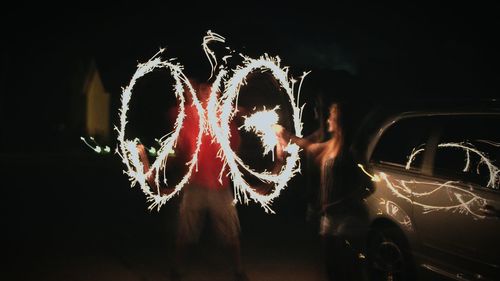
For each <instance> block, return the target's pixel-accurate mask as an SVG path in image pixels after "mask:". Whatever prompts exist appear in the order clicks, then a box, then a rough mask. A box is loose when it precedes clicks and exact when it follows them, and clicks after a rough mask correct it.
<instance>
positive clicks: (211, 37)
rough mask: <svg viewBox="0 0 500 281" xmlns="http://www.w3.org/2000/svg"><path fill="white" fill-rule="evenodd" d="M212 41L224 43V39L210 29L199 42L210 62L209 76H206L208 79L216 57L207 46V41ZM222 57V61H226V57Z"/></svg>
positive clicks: (215, 64)
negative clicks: (201, 41)
mask: <svg viewBox="0 0 500 281" xmlns="http://www.w3.org/2000/svg"><path fill="white" fill-rule="evenodd" d="M212 41H216V42H221V43H225V42H226V39H225V38H224V37H222V36H220V35H219V34H217V33H213V32H212V31H210V30H209V31H207V35H205V37H203V43H201V46H202V47H203V51H204V52H205V55H206V56H207V58H208V61H209V62H210V66H211V72H210V77H209V78H208V79H209V80H210V78H212V77H213V75H214V70H215V68H216V67H217V57H216V56H215V53H214V52H213V51H212V50H211V49H210V48H209V47H208V43H210V42H212ZM222 59H223V60H224V62H226V59H227V58H226V57H224V58H222Z"/></svg>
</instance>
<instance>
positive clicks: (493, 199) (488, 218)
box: [412, 114, 500, 280]
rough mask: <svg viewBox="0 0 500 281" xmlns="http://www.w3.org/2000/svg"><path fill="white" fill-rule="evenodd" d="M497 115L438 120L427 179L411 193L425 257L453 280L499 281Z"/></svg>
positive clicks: (499, 209)
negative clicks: (456, 278)
mask: <svg viewBox="0 0 500 281" xmlns="http://www.w3.org/2000/svg"><path fill="white" fill-rule="evenodd" d="M499 122H500V115H498V114H489V115H488V114H454V115H449V116H442V117H441V120H440V121H439V123H440V125H441V126H442V131H441V134H440V135H439V136H438V139H439V141H438V143H437V147H436V150H435V152H434V155H433V157H432V174H431V175H430V176H428V177H424V178H422V179H420V184H419V185H418V186H417V187H415V188H413V189H412V190H413V198H414V204H413V205H414V217H415V222H416V226H417V232H418V233H419V237H420V239H421V241H422V244H423V245H424V246H425V247H426V249H427V250H426V254H428V255H429V256H430V257H431V258H432V260H434V261H435V262H436V264H437V265H438V266H439V267H440V269H441V270H445V271H446V272H448V273H451V274H453V275H454V276H461V277H463V278H466V279H486V280H499V278H500V252H499V249H500V190H499V188H500V187H499V185H500V180H499V177H500V173H499V170H498V167H499V164H500V158H499V151H500V136H499V132H498V124H499Z"/></svg>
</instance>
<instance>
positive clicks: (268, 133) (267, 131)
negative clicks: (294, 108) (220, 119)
mask: <svg viewBox="0 0 500 281" xmlns="http://www.w3.org/2000/svg"><path fill="white" fill-rule="evenodd" d="M278 108H279V106H276V107H275V108H274V109H271V110H266V109H265V108H264V110H262V111H258V112H256V113H254V114H252V115H250V116H248V117H246V116H244V118H245V123H244V125H243V127H244V128H245V130H246V131H247V132H250V131H252V132H255V134H256V135H257V136H258V137H259V138H260V139H261V141H262V145H263V146H264V155H267V154H269V152H271V151H273V149H274V147H276V145H277V144H278V138H277V137H276V134H275V132H274V130H273V125H276V124H278V121H279V116H278V114H277V113H276V110H277V109H278ZM273 155H274V154H273Z"/></svg>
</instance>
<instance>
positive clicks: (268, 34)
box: [0, 1, 500, 280]
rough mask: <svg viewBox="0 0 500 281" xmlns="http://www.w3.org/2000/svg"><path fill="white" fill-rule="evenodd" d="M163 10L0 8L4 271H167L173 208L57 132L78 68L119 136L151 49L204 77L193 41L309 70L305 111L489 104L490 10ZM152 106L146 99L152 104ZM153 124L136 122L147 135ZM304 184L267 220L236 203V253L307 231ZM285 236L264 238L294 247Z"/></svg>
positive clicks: (76, 139) (66, 124) (262, 6)
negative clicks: (92, 266)
mask: <svg viewBox="0 0 500 281" xmlns="http://www.w3.org/2000/svg"><path fill="white" fill-rule="evenodd" d="M177 4H178V5H172V6H170V5H167V4H165V3H163V4H150V5H149V4H141V5H132V4H127V3H125V4H119V3H116V4H113V5H104V4H102V3H91V2H87V3H85V4H75V5H74V4H71V8H70V7H68V6H67V5H69V3H68V4H67V5H62V6H61V5H51V4H47V3H43V5H41V4H39V5H33V4H28V3H25V4H16V5H14V7H11V8H5V9H3V11H2V17H1V19H0V25H1V26H2V34H1V36H2V43H1V49H0V50H1V65H0V147H1V148H0V164H1V166H0V169H1V175H2V181H1V182H2V183H1V185H0V186H1V187H2V188H1V192H2V195H1V197H0V198H1V199H0V200H1V204H0V206H1V207H0V208H1V209H0V211H1V214H2V215H1V216H2V237H3V238H2V242H3V245H2V249H4V250H2V252H3V253H4V254H3V258H4V259H5V260H6V261H7V262H4V263H2V264H3V265H4V266H5V268H4V269H5V270H4V269H2V271H3V272H6V273H5V274H12V276H17V277H18V278H16V279H22V280H34V279H35V278H36V279H37V280H40V279H44V278H47V279H52V280H59V279H61V280H65V279H67V278H64V276H62V277H61V276H59V275H57V274H63V273H60V272H59V273H57V274H56V275H57V276H58V277H54V276H53V275H50V273H44V274H42V273H41V272H51V270H53V271H54V272H55V271H57V270H61V268H63V269H64V268H66V270H67V271H68V272H71V268H75V267H72V266H71V265H72V263H75V264H76V263H78V264H81V263H82V259H83V260H85V261H84V263H85V262H89V261H88V260H92V259H94V258H97V260H99V258H102V257H103V256H106V257H107V256H111V257H113V258H112V259H111V260H115V259H116V260H118V261H119V263H120V264H124V265H125V267H127V268H129V269H130V268H132V269H134V266H133V265H130V264H131V263H132V262H131V260H135V261H136V262H137V261H138V260H139V261H142V262H143V263H148V262H149V259H148V258H145V257H146V256H148V255H149V254H151V255H153V256H154V255H157V256H159V260H160V261H163V259H166V257H165V256H164V255H162V254H161V253H162V251H160V250H158V248H160V249H163V248H168V247H169V245H170V243H169V241H171V240H169V239H171V238H172V237H171V235H172V231H171V230H172V228H173V224H165V220H169V219H174V217H175V216H174V215H173V214H174V213H175V206H176V201H175V200H174V201H173V202H171V203H168V204H167V206H165V207H164V208H163V209H162V210H161V211H160V212H156V211H153V212H149V211H148V210H147V204H146V202H145V200H144V197H143V194H142V193H141V192H140V190H139V189H137V188H134V189H130V187H129V186H130V185H129V183H128V181H127V178H126V176H125V175H123V174H122V169H123V168H124V167H123V165H122V163H121V160H120V158H119V157H118V155H116V154H109V155H98V154H95V153H94V152H92V151H91V150H90V149H88V147H86V146H84V144H83V143H82V142H81V140H80V136H85V131H84V130H83V128H82V125H81V124H78V123H75V122H74V120H73V119H72V116H74V113H75V111H77V110H79V108H80V107H81V106H80V105H79V104H75V98H74V97H75V96H78V95H81V91H82V85H83V80H84V77H85V75H86V73H87V70H88V65H89V63H90V62H91V61H94V62H95V64H96V67H97V69H98V70H99V73H100V75H101V78H102V81H103V84H104V87H105V89H106V91H107V92H109V93H110V95H111V108H110V111H111V119H112V120H111V122H112V125H117V124H118V123H117V116H118V107H119V102H120V94H121V87H124V86H126V85H127V84H128V82H129V81H130V78H131V77H132V75H133V73H134V72H135V70H136V66H137V63H138V62H145V61H147V60H148V59H149V58H150V57H152V56H153V55H154V54H155V53H156V52H157V51H158V50H159V48H162V47H165V48H166V52H165V54H164V57H165V58H178V61H179V62H180V63H181V64H183V65H184V66H185V73H186V74H187V75H188V76H193V77H198V78H199V79H201V80H203V79H207V78H208V75H209V71H210V66H209V64H208V62H207V60H206V58H205V54H204V53H203V51H202V49H201V40H202V37H203V36H204V35H205V33H206V31H207V30H212V31H214V32H216V33H219V34H221V35H222V36H224V37H225V38H226V45H227V46H230V47H231V48H232V49H233V50H236V51H237V52H241V53H244V54H247V55H249V56H251V57H257V56H260V55H262V54H263V53H268V54H270V55H273V56H276V55H279V56H280V57H281V59H282V64H283V65H288V66H290V73H291V74H292V75H295V76H298V75H300V74H302V72H303V71H308V70H311V71H312V72H311V74H310V75H309V76H308V78H307V79H306V81H305V82H304V91H303V95H304V97H303V99H304V101H309V102H310V101H312V100H313V96H314V95H315V94H316V93H317V92H322V93H323V94H324V95H326V96H327V97H329V98H331V99H337V100H343V101H347V102H349V103H351V104H354V105H359V114H361V115H362V114H364V111H365V110H368V109H369V108H370V107H371V106H373V105H376V104H378V103H379V102H382V101H386V100H393V99H396V100H397V99H400V100H407V99H410V100H411V99H426V100H429V102H432V100H433V99H440V100H443V99H446V100H449V102H450V103H453V102H454V101H458V100H462V101H463V100H468V99H471V100H472V99H491V98H498V97H499V92H498V90H499V86H498V85H499V84H498V82H499V78H498V77H499V76H498V74H499V71H498V62H499V60H498V54H497V53H498V44H496V43H494V42H496V41H498V40H497V38H496V37H498V27H499V26H500V25H499V21H500V17H498V12H499V10H498V9H497V7H496V6H494V4H489V3H488V4H486V2H484V3H481V4H476V3H474V4H472V3H471V2H465V3H463V4H458V3H439V2H436V1H433V2H432V3H431V4H425V3H406V2H405V3H401V2H400V1H395V2H389V1H371V2H370V3H369V4H367V3H357V2H338V1H336V2H331V3H328V4H326V2H325V3H313V2H310V1H306V2H303V3H301V4H292V3H291V2H290V3H287V4H284V5H283V6H282V7H280V6H278V5H277V4H271V3H266V2H262V3H260V2H256V1H254V2H241V3H232V4H227V5H226V6H222V5H215V4H214V5H213V6H211V5H209V4H207V3H205V4H196V3H177ZM163 94H164V93H163V92H162V91H159V90H153V91H151V93H150V95H151V98H152V99H153V98H157V99H160V100H161V99H165V98H164V96H163V97H162V95H163ZM162 101H163V100H162ZM311 105H312V103H308V105H306V114H305V117H304V121H305V125H304V126H305V128H304V129H305V131H306V132H310V131H312V130H313V129H314V128H315V124H314V123H312V122H313V121H314V119H313V117H311V116H312V110H311ZM151 111H152V110H151ZM154 114H155V113H151V116H150V117H149V118H148V117H143V118H141V119H138V120H137V121H136V122H138V123H137V124H147V123H148V122H149V121H151V120H152V119H154V118H153V117H154V116H155V115H154ZM151 122H154V121H151ZM115 138H116V134H115V132H113V133H112V138H111V139H110V140H108V141H107V142H106V143H103V145H104V144H106V145H109V146H111V147H112V149H114V148H115V147H116V142H115V141H114V139H115ZM305 182H306V180H305V176H304V175H299V176H297V177H296V178H294V179H293V180H292V182H291V184H290V185H289V188H288V189H287V191H286V192H285V193H284V194H283V195H282V197H280V198H279V199H278V200H277V201H276V202H275V204H274V206H275V209H276V211H277V214H276V215H273V216H270V215H265V214H264V211H263V210H262V209H260V207H258V206H256V205H252V204H251V205H250V206H240V207H239V210H240V213H241V218H242V225H243V226H244V230H246V231H244V232H243V235H245V236H244V241H247V242H248V241H253V240H252V235H254V237H259V239H262V240H261V241H268V243H270V242H269V241H271V242H272V241H278V240H277V239H278V238H274V237H275V236H273V235H268V236H267V235H265V234H258V233H261V228H260V227H259V226H260V224H262V225H264V226H267V227H270V228H267V229H268V230H269V231H270V232H272V230H273V229H274V230H275V231H285V230H291V233H302V232H297V231H296V229H295V230H294V227H302V231H304V229H306V230H307V229H308V228H303V227H304V223H305V206H306V203H307V199H308V198H307V192H306V191H304V189H300V187H301V186H303V185H304V184H305ZM283 222H285V223H283ZM279 226H281V228H280V227H279ZM283 226H288V228H287V227H283ZM273 227H274V228H273ZM314 231H315V230H311V232H308V233H309V234H310V233H314ZM259 235H260V236H259ZM152 237H157V238H152ZM158 237H164V239H160V238H158ZM245 237H246V238H245ZM294 237H295V238H294ZM298 237H299V236H291V238H290V237H289V238H288V240H287V239H284V240H283V239H281V240H279V241H293V242H297V241H302V240H304V239H308V238H307V237H309V236H307V235H306V236H301V238H298ZM304 237H306V238H304ZM245 239H246V240H245ZM139 241H141V242H139ZM158 245H159V247H158ZM266 245H267V244H266ZM162 247H163V248H162ZM154 249H156V250H154ZM148 251H151V252H150V253H148ZM138 253H139V254H138ZM82 257H92V258H88V260H87V258H82ZM102 259H104V258H102ZM89 263H90V262H89ZM157 263H160V262H157ZM68 264H70V265H68ZM158 267H160V265H158ZM63 271H64V270H63ZM104 271H105V270H104V269H102V272H104ZM66 274H70V273H66ZM40 276H42V277H40ZM47 276H52V277H47ZM70 276H71V274H70ZM83 279H84V278H83ZM6 280H7V279H6Z"/></svg>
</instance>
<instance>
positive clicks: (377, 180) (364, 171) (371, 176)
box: [358, 164, 380, 182]
mask: <svg viewBox="0 0 500 281" xmlns="http://www.w3.org/2000/svg"><path fill="white" fill-rule="evenodd" d="M358 167H359V168H360V169H361V171H362V172H363V173H365V175H367V176H368V177H370V179H371V181H374V182H379V181H380V177H379V176H377V175H371V174H370V173H368V172H367V171H366V170H365V167H363V165H361V164H358Z"/></svg>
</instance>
